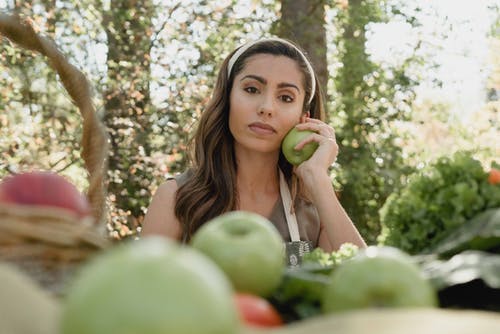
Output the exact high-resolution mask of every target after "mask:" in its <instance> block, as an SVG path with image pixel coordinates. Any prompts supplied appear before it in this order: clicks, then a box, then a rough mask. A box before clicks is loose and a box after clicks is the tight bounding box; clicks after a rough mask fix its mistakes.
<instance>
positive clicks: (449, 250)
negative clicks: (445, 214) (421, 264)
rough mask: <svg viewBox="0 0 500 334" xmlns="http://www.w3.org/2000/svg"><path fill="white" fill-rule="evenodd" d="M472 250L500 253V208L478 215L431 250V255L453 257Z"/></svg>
mask: <svg viewBox="0 0 500 334" xmlns="http://www.w3.org/2000/svg"><path fill="white" fill-rule="evenodd" d="M472 249H475V250H489V251H492V252H498V251H500V208H496V209H490V210H487V211H484V212H481V213H480V214H478V215H476V216H475V217H474V218H472V219H471V220H469V221H468V222H466V223H465V224H464V225H462V226H460V227H458V228H457V229H455V230H454V231H453V232H451V233H450V234H449V235H448V236H447V237H446V238H444V239H443V240H442V241H441V242H439V243H438V244H437V245H436V246H435V247H433V248H431V249H430V250H429V253H435V254H438V255H444V256H451V255H454V254H457V253H459V252H461V251H463V250H472Z"/></svg>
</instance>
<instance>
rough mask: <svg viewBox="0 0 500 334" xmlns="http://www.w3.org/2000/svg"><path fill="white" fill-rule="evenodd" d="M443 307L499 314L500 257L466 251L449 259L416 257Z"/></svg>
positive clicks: (434, 256)
mask: <svg viewBox="0 0 500 334" xmlns="http://www.w3.org/2000/svg"><path fill="white" fill-rule="evenodd" d="M418 258H420V259H419V261H420V267H421V270H422V273H423V274H424V276H425V277H427V278H428V279H429V281H430V282H431V284H433V286H434V287H435V288H436V290H437V291H438V296H439V303H440V306H441V307H443V308H454V309H456V308H465V309H480V310H490V311H500V255H498V254H492V253H488V252H483V251H477V250H468V251H464V252H461V253H459V254H457V255H454V256H453V257H451V258H450V259H448V260H439V259H438V258H437V255H436V254H433V255H425V256H418Z"/></svg>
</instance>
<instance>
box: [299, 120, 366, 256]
mask: <svg viewBox="0 0 500 334" xmlns="http://www.w3.org/2000/svg"><path fill="white" fill-rule="evenodd" d="M297 128H298V129H309V130H312V131H314V132H315V134H313V135H311V136H309V137H308V138H307V139H305V140H304V141H303V142H302V143H300V144H299V145H297V149H301V148H302V146H303V145H305V144H307V143H308V142H317V143H318V144H319V146H318V148H317V150H316V151H315V152H314V154H313V155H312V157H311V158H309V160H307V161H304V162H303V163H301V164H300V165H299V166H298V167H297V168H296V169H295V173H296V174H297V175H298V177H299V178H300V179H301V181H302V184H303V185H304V187H305V190H306V191H307V192H308V193H309V195H310V196H311V200H312V202H313V204H314V206H315V207H316V209H317V210H318V214H319V218H320V221H321V230H320V236H319V246H320V247H321V248H323V249H324V250H325V251H332V250H337V249H338V248H339V247H340V246H341V245H342V244H343V243H345V242H350V243H352V244H355V245H357V246H359V247H366V243H365V242H364V240H363V238H362V237H361V235H360V234H359V232H358V230H357V229H356V227H355V226H354V224H353V223H352V221H351V219H350V218H349V216H348V215H347V213H346V212H345V210H344V208H343V207H342V205H341V204H340V202H339V200H338V198H337V196H336V195H335V191H334V189H333V186H332V182H331V180H330V177H329V175H328V168H329V167H330V166H331V165H332V163H333V162H334V161H335V160H336V158H337V154H338V145H337V142H336V140H335V132H334V130H333V128H332V127H330V126H329V125H327V124H325V123H324V122H322V121H320V120H317V119H311V118H308V119H307V120H306V122H304V123H300V124H298V125H297Z"/></svg>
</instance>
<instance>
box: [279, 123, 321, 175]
mask: <svg viewBox="0 0 500 334" xmlns="http://www.w3.org/2000/svg"><path fill="white" fill-rule="evenodd" d="M314 133H315V132H313V131H310V130H298V129H297V128H296V127H293V128H292V129H291V130H290V131H288V133H287V134H286V136H285V138H284V139H283V142H282V143H281V151H282V152H283V155H284V156H285V158H286V160H288V162H289V163H291V164H292V165H295V166H297V165H300V164H301V163H302V162H304V161H306V160H307V159H309V158H310V157H311V156H312V155H313V154H314V152H315V151H316V149H317V148H318V143H317V142H311V143H307V144H306V145H305V146H304V147H303V148H302V149H300V150H296V149H295V146H297V144H298V143H299V142H301V141H302V140H303V139H304V138H306V137H307V136H309V135H311V134H314Z"/></svg>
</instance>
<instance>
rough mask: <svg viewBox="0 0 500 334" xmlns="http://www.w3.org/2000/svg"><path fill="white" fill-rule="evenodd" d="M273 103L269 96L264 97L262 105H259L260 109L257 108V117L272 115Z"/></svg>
mask: <svg viewBox="0 0 500 334" xmlns="http://www.w3.org/2000/svg"><path fill="white" fill-rule="evenodd" d="M273 103H274V101H273V99H272V97H270V96H267V97H264V99H263V101H262V104H261V105H260V108H259V115H267V116H271V115H272V114H273V110H274V104H273Z"/></svg>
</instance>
